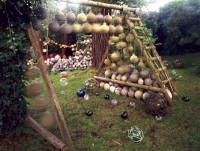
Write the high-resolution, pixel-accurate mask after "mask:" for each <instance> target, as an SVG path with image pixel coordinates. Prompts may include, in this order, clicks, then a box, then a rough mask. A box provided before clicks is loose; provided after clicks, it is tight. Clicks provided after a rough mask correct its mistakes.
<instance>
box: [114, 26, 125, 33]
mask: <svg viewBox="0 0 200 151" xmlns="http://www.w3.org/2000/svg"><path fill="white" fill-rule="evenodd" d="M123 32H124V28H123V27H122V26H121V25H117V26H116V33H117V34H121V33H123Z"/></svg>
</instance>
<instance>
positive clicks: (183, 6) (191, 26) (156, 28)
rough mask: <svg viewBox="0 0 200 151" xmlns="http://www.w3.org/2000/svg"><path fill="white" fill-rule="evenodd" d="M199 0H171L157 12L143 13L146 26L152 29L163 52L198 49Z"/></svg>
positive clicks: (199, 39) (171, 52)
mask: <svg viewBox="0 0 200 151" xmlns="http://www.w3.org/2000/svg"><path fill="white" fill-rule="evenodd" d="M199 17H200V0H178V1H172V2H170V3H169V4H167V5H165V6H164V7H163V8H161V9H160V11H159V12H150V13H147V14H144V16H143V19H144V20H145V22H146V24H147V27H148V28H151V29H152V30H153V33H154V35H155V36H156V37H157V38H158V40H157V43H161V44H162V45H161V46H159V47H158V50H159V51H160V52H162V53H164V54H177V53H184V52H191V51H199V46H200V30H199V28H200V20H199V19H198V18H199Z"/></svg>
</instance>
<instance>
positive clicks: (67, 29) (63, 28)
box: [60, 23, 72, 34]
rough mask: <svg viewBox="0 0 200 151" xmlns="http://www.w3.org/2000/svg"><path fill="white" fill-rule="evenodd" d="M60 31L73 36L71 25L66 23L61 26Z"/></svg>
mask: <svg viewBox="0 0 200 151" xmlns="http://www.w3.org/2000/svg"><path fill="white" fill-rule="evenodd" d="M60 31H61V33H63V34H71V32H72V26H71V25H70V24H68V23H64V24H62V25H61V27H60Z"/></svg>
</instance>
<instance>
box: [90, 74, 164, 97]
mask: <svg viewBox="0 0 200 151" xmlns="http://www.w3.org/2000/svg"><path fill="white" fill-rule="evenodd" d="M93 78H95V79H97V80H101V81H106V82H113V83H118V84H122V85H127V86H131V87H136V88H140V89H147V90H150V91H156V92H161V93H163V89H161V88H157V87H152V86H147V85H141V84H136V83H131V82H124V81H119V80H113V79H108V78H103V77H98V76H93Z"/></svg>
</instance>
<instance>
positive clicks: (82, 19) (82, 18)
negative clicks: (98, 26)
mask: <svg viewBox="0 0 200 151" xmlns="http://www.w3.org/2000/svg"><path fill="white" fill-rule="evenodd" d="M77 20H78V22H80V23H84V22H86V21H87V16H86V15H85V14H84V13H83V12H81V13H80V14H78V15H77Z"/></svg>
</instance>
